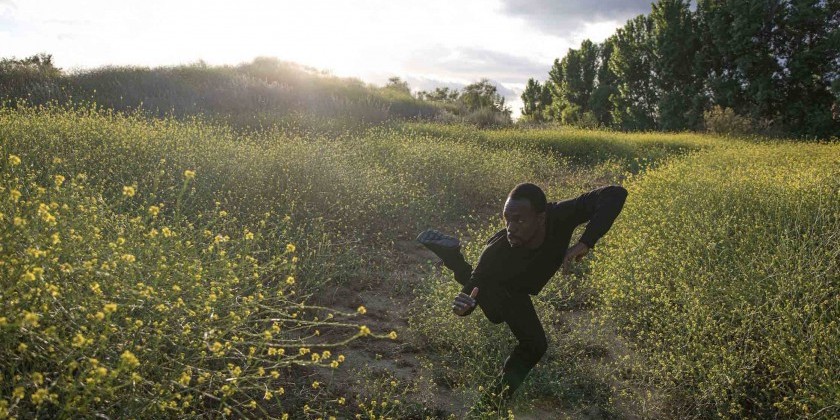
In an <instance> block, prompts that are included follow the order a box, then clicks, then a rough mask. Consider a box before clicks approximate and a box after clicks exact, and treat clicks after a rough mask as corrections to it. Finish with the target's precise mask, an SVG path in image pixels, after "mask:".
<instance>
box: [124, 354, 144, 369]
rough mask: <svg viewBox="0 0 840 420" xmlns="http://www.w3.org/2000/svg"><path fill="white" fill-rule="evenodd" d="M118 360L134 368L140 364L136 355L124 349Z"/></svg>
mask: <svg viewBox="0 0 840 420" xmlns="http://www.w3.org/2000/svg"><path fill="white" fill-rule="evenodd" d="M120 361H121V362H122V363H124V364H125V365H126V366H128V367H131V368H135V367H137V366H140V361H139V360H137V356H135V355H134V353H132V352H130V351H128V350H126V351H124V352H123V353H122V354H121V355H120Z"/></svg>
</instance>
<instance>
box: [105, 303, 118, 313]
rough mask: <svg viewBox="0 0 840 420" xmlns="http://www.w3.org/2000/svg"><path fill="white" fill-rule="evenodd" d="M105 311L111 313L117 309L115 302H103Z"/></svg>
mask: <svg viewBox="0 0 840 420" xmlns="http://www.w3.org/2000/svg"><path fill="white" fill-rule="evenodd" d="M104 309H105V313H106V314H112V313H114V312H116V311H117V304H116V303H106V304H105V307H104Z"/></svg>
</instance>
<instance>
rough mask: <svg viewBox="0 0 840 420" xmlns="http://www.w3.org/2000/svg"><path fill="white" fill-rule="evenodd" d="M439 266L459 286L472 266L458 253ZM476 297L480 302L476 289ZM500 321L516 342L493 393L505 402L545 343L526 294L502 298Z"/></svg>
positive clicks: (534, 361)
mask: <svg viewBox="0 0 840 420" xmlns="http://www.w3.org/2000/svg"><path fill="white" fill-rule="evenodd" d="M443 263H444V265H445V266H446V267H447V268H449V269H450V270H452V271H453V272H454V273H455V281H457V282H458V283H460V284H461V285H462V286H463V285H465V284H466V283H467V282H468V281H469V280H470V276H471V274H472V266H471V265H470V264H469V263H468V262H467V261H466V260H465V259H464V256H463V255H461V254H460V253H459V254H458V257H456V258H452V259H451V260H449V261H444V262H443ZM478 294H479V296H478V300H479V302H480V301H481V289H480V288H479V291H478ZM479 305H481V303H479ZM502 320H503V322H504V323H506V324H507V325H508V327H509V328H510V331H511V332H512V333H513V336H514V337H516V339H517V340H518V341H519V342H518V343H517V345H516V347H514V349H513V352H512V353H511V354H510V356H508V358H507V359H506V360H505V364H504V366H503V367H502V372H501V373H500V375H499V380H498V381H497V383H496V385H495V386H494V388H495V389H494V390H493V392H495V393H496V394H497V395H501V396H502V397H503V398H504V399H507V398H509V397H510V396H511V395H512V394H513V392H514V391H516V389H517V388H519V385H522V381H524V380H525V377H526V376H527V375H528V372H530V371H531V369H533V368H534V366H535V365H536V364H537V362H539V361H540V359H541V358H542V357H543V355H544V354H545V352H546V350H547V349H548V342H547V340H546V338H545V331H544V330H543V327H542V323H540V319H539V317H537V312H536V311H535V310H534V305H533V303H531V297H530V296H529V295H528V293H526V292H519V293H510V294H509V295H508V296H506V297H505V305H504V308H502Z"/></svg>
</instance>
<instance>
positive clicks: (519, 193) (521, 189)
mask: <svg viewBox="0 0 840 420" xmlns="http://www.w3.org/2000/svg"><path fill="white" fill-rule="evenodd" d="M508 198H509V199H511V200H520V199H524V200H528V202H530V203H531V208H532V209H534V211H535V212H537V213H542V212H544V211H545V203H546V200H545V193H544V192H543V190H542V189H541V188H540V187H538V186H536V185H534V184H531V183H528V182H525V183H522V184H519V185H517V186H515V187H513V189H512V190H510V194H508Z"/></svg>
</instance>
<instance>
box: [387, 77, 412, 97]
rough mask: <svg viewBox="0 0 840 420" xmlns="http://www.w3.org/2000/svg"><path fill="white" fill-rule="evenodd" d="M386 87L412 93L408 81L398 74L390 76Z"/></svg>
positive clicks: (408, 93)
mask: <svg viewBox="0 0 840 420" xmlns="http://www.w3.org/2000/svg"><path fill="white" fill-rule="evenodd" d="M385 89H390V90H393V91H395V92H400V93H405V94H407V95H411V88H410V87H409V86H408V82H406V81H404V80H402V79H400V78H399V77H396V76H394V77H390V78H388V84H386V85H385Z"/></svg>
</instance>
